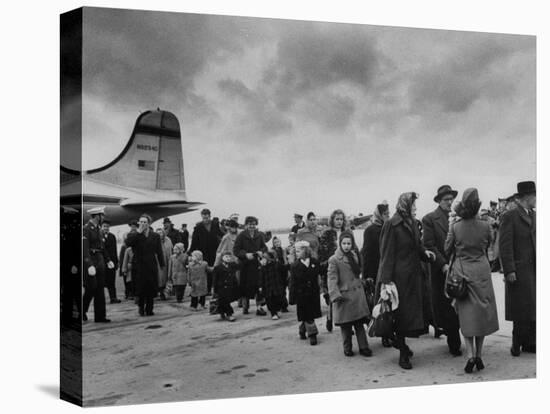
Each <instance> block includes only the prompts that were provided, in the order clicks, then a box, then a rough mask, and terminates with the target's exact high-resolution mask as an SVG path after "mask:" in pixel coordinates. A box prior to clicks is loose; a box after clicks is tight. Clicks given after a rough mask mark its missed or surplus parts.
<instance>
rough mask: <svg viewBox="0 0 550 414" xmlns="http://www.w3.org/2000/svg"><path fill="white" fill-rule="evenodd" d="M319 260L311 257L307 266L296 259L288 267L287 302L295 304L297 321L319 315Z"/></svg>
mask: <svg viewBox="0 0 550 414" xmlns="http://www.w3.org/2000/svg"><path fill="white" fill-rule="evenodd" d="M320 276H321V274H320V266H319V261H317V260H315V259H313V258H311V259H310V264H309V266H306V265H304V264H303V263H302V262H301V261H300V260H296V261H295V262H294V263H293V264H292V266H291V267H290V284H289V292H290V293H289V298H290V299H289V303H290V304H291V305H294V304H296V315H297V317H298V320H299V321H312V320H314V319H315V318H320V317H321V297H320V287H319V282H320Z"/></svg>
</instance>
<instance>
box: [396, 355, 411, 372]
mask: <svg viewBox="0 0 550 414" xmlns="http://www.w3.org/2000/svg"><path fill="white" fill-rule="evenodd" d="M399 366H400V367H401V368H403V369H412V364H411V361H409V356H408V355H407V354H405V353H403V352H401V353H400V354H399Z"/></svg>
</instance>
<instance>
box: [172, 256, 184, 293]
mask: <svg viewBox="0 0 550 414" xmlns="http://www.w3.org/2000/svg"><path fill="white" fill-rule="evenodd" d="M168 280H170V281H172V284H173V285H174V286H176V285H180V286H181V285H183V286H185V285H186V284H187V255H186V254H185V253H180V254H178V255H176V254H173V255H172V256H171V257H170V266H169V267H168Z"/></svg>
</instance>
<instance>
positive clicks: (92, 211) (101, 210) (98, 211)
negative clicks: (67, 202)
mask: <svg viewBox="0 0 550 414" xmlns="http://www.w3.org/2000/svg"><path fill="white" fill-rule="evenodd" d="M86 213H88V214H89V215H90V216H93V215H95V214H105V206H99V207H94V208H91V209H89V210H88V211H86Z"/></svg>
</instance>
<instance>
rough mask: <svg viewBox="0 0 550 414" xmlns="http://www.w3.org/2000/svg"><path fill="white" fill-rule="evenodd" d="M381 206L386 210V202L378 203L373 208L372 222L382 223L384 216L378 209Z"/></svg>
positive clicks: (380, 224)
mask: <svg viewBox="0 0 550 414" xmlns="http://www.w3.org/2000/svg"><path fill="white" fill-rule="evenodd" d="M382 207H383V208H385V210H387V209H388V204H387V203H385V202H383V203H381V204H378V205H377V206H376V208H375V209H374V213H373V214H372V223H373V224H376V225H378V226H382V225H384V217H383V216H382V212H381V211H380V210H381V208H382Z"/></svg>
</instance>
